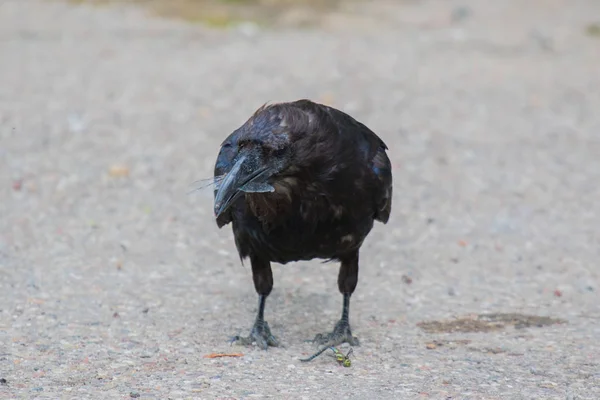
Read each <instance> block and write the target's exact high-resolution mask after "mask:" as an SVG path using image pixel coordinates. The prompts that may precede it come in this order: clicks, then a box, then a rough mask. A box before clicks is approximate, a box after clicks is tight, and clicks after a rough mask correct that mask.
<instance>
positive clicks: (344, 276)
mask: <svg viewBox="0 0 600 400" xmlns="http://www.w3.org/2000/svg"><path fill="white" fill-rule="evenodd" d="M341 262H342V263H341V265H340V272H339V275H338V288H339V290H340V292H341V293H342V295H344V306H343V308H342V317H341V318H340V320H339V321H338V322H337V324H335V327H334V328H333V332H330V333H326V334H322V333H319V334H318V335H316V336H315V338H314V339H313V342H314V343H318V344H320V345H324V346H326V347H330V346H339V345H340V344H342V343H348V344H350V345H351V346H358V345H359V340H358V338H356V337H354V336H352V332H351V330H350V319H349V315H350V296H352V293H354V289H356V284H357V283H358V250H356V251H355V252H353V253H351V254H349V255H347V256H345V257H343V258H341Z"/></svg>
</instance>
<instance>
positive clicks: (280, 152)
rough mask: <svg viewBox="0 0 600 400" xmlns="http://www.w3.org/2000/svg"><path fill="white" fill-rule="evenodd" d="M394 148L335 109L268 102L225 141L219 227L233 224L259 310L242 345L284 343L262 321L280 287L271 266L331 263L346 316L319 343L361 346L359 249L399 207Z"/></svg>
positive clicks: (218, 175)
mask: <svg viewBox="0 0 600 400" xmlns="http://www.w3.org/2000/svg"><path fill="white" fill-rule="evenodd" d="M386 150H387V146H386V145H385V143H384V142H383V141H382V140H381V139H380V138H379V137H378V136H377V135H376V134H375V133H373V132H372V131H371V130H370V129H369V128H367V127H366V126H365V125H363V124H362V123H360V122H358V121H356V120H355V119H354V118H352V117H351V116H349V115H348V114H345V113H344V112H342V111H339V110H336V109H335V108H332V107H328V106H325V105H322V104H318V103H314V102H312V101H310V100H298V101H295V102H290V103H279V104H271V105H264V106H262V107H260V108H259V109H258V110H257V111H256V112H255V113H254V115H252V116H251V117H250V118H249V119H248V121H246V122H245V123H244V124H243V125H242V126H241V127H240V128H238V129H236V130H235V131H234V132H233V133H231V134H230V135H229V136H228V137H227V138H226V139H225V140H224V141H223V143H222V144H221V149H220V151H219V155H218V157H217V161H216V165H215V170H214V175H215V182H216V185H215V191H214V201H215V204H214V211H215V216H216V222H217V226H218V227H219V228H221V227H223V226H224V225H227V224H229V223H230V222H231V223H232V228H233V235H234V238H235V245H236V247H237V250H238V253H239V255H240V259H241V261H242V262H243V260H244V259H246V258H250V262H251V265H252V278H253V280H254V287H255V289H256V292H257V293H258V295H259V305H258V313H257V315H256V321H255V322H254V326H253V328H252V330H251V332H250V336H249V337H240V336H236V337H235V338H234V341H237V342H238V343H240V344H243V345H249V344H252V343H253V342H256V343H257V344H258V345H259V346H260V347H261V348H263V349H267V348H268V346H278V345H279V343H278V340H277V339H276V338H275V337H274V336H273V335H272V334H271V330H270V329H269V325H268V323H267V322H266V321H265V319H264V311H265V302H266V299H267V297H268V296H269V294H270V293H271V290H272V288H273V273H272V271H271V262H277V263H280V264H286V263H288V262H291V261H301V260H311V259H324V260H327V261H339V262H340V263H341V266H340V270H339V275H338V288H339V290H340V292H341V293H342V294H343V298H344V301H343V309H342V317H341V319H340V320H339V322H338V323H337V324H336V325H335V328H334V329H333V332H331V333H328V334H318V335H316V336H315V338H314V339H313V342H316V343H319V344H322V345H326V346H337V345H339V344H341V343H344V342H347V343H349V344H351V345H358V344H359V342H358V339H357V338H355V337H353V336H352V333H351V330H350V324H349V311H350V296H351V295H352V293H353V292H354V289H355V288H356V284H357V282H358V264H359V262H358V258H359V250H360V247H361V245H362V243H363V241H364V240H365V238H366V237H367V235H368V234H369V232H370V231H371V229H372V228H373V223H374V221H375V220H378V221H380V222H383V223H387V221H388V219H389V217H390V212H391V208H392V168H391V164H390V160H389V158H388V156H387V154H386Z"/></svg>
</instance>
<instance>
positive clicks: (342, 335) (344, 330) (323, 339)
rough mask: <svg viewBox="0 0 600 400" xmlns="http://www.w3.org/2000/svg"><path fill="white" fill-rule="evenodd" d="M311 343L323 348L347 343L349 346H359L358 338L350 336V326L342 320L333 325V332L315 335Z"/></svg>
mask: <svg viewBox="0 0 600 400" xmlns="http://www.w3.org/2000/svg"><path fill="white" fill-rule="evenodd" d="M312 342H313V343H317V344H319V345H321V346H325V347H331V346H339V345H340V344H342V343H348V344H349V345H350V346H360V341H359V340H358V338H357V337H354V336H352V331H351V330H350V324H349V323H348V321H344V320H340V321H338V323H337V324H335V328H333V332H329V333H319V334H317V335H316V336H315V338H314V339H313V340H312Z"/></svg>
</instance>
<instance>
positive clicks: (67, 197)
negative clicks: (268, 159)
mask: <svg viewBox="0 0 600 400" xmlns="http://www.w3.org/2000/svg"><path fill="white" fill-rule="evenodd" d="M599 71H600V2H598V1H597V0H575V1H566V0H527V1H522V0H505V1H483V0H464V1H458V0H406V1H404V0H398V1H384V0H373V1H360V0H345V1H343V0H339V1H334V0H324V1H316V0H289V1H286V0H272V1H267V0H264V1H259V0H256V1H243V0H229V1H225V0H221V1H219V0H130V1H116V0H66V1H59V0H2V1H0V395H3V396H5V397H6V398H62V397H65V398H70V396H75V397H77V398H87V397H89V398H104V397H106V398H123V397H124V398H127V397H132V398H137V397H144V398H161V399H164V398H168V397H171V398H219V397H221V398H236V399H237V398H250V397H259V396H264V397H267V396H271V397H275V398H299V397H302V396H308V398H315V397H314V396H315V393H319V396H322V397H325V396H330V397H331V396H336V397H338V396H344V397H347V398H361V399H362V398H364V399H373V398H377V399H387V398H390V399H397V398H461V399H463V398H464V399H466V398H468V399H471V398H472V399H507V398H510V399H519V398H544V399H555V398H556V399H565V398H571V399H575V398H577V399H593V398H599V397H600V392H599V390H600V389H599V388H600V375H599V372H598V371H600V366H599V365H598V360H599V359H600V347H599V345H598V341H597V340H596V338H598V337H599V335H600V331H599V328H598V326H599V325H598V319H599V318H600V306H599V304H600V295H599V291H600V286H599V279H600V278H599V275H600V272H599V269H598V266H597V263H598V259H599V256H600V233H599V231H598V221H599V219H598V216H599V213H600V205H599V204H600V203H599V201H598V199H600V186H599V185H598V182H599V181H600V157H599V155H600V113H599V112H598V110H600V73H599ZM300 98H310V99H312V100H315V101H318V102H321V103H325V104H328V105H331V106H333V107H336V108H339V109H341V110H343V111H345V112H347V113H349V114H351V115H352V116H354V117H355V118H357V119H358V120H359V121H361V122H363V123H365V124H366V125H368V126H369V127H370V128H371V129H372V130H374V131H375V132H376V133H377V134H378V135H379V136H380V137H381V138H382V139H383V140H384V141H385V142H386V143H387V145H388V147H389V155H390V159H391V160H392V162H393V168H394V170H393V174H394V203H393V208H392V217H391V219H390V222H389V223H388V224H387V225H382V224H376V226H375V227H374V229H373V231H372V233H371V235H370V236H369V238H368V239H367V240H366V241H365V244H364V247H363V250H362V253H361V263H362V264H361V272H360V278H359V284H358V288H357V291H356V293H355V295H354V296H353V300H352V316H351V323H352V327H353V333H354V334H355V335H356V336H358V337H359V338H360V339H361V342H362V345H361V346H360V347H357V348H355V349H354V356H353V357H356V359H354V360H353V367H352V368H351V369H344V368H341V369H338V368H337V367H336V366H335V365H334V364H333V363H331V362H330V361H331V360H328V359H327V357H323V358H319V359H317V360H315V362H313V363H310V364H300V363H299V362H298V357H301V356H306V355H307V354H310V353H312V352H313V350H314V348H313V347H312V346H311V345H310V344H306V343H304V342H303V340H304V339H307V338H312V337H313V336H314V334H315V333H317V332H321V331H325V330H328V329H331V327H332V326H333V324H334V322H335V321H336V320H337V318H338V317H339V312H340V310H341V296H340V295H339V293H338V291H337V285H336V279H337V268H338V266H337V265H335V264H325V265H324V264H321V263H319V262H318V261H313V262H306V263H295V264H289V265H286V266H280V265H275V266H274V275H275V289H274V291H273V294H272V295H271V296H270V297H269V300H268V303H267V312H266V319H267V320H268V321H269V323H270V326H271V329H272V331H273V333H274V334H275V335H276V336H278V337H279V338H280V339H281V341H282V342H283V343H284V344H285V345H286V347H285V348H280V349H270V350H269V351H268V352H262V351H259V350H255V349H246V348H234V349H231V348H230V347H229V345H228V343H227V339H228V338H229V337H230V336H232V335H236V334H243V335H246V334H247V331H248V330H249V329H250V326H251V323H252V321H253V318H254V312H255V309H256V304H255V303H256V295H255V292H254V288H253V285H252V279H251V272H250V268H249V267H248V263H246V264H245V265H244V266H242V265H240V260H239V258H238V256H237V253H236V250H235V246H234V243H233V238H232V234H231V228H229V227H226V228H223V229H221V230H219V229H217V227H216V224H215V222H214V219H213V213H212V188H211V187H208V188H202V189H200V190H194V189H197V188H198V187H199V186H200V184H199V183H198V182H197V181H198V180H201V179H206V178H210V177H211V176H212V170H213V166H214V161H215V158H216V155H217V153H218V150H219V145H220V143H221V142H222V140H223V139H224V138H225V137H226V136H227V135H228V134H229V133H230V132H231V131H233V130H234V129H236V128H237V127H239V126H240V125H241V124H243V122H244V121H245V120H246V119H247V118H248V117H249V116H250V115H251V114H252V113H253V112H254V111H255V110H256V109H257V108H258V107H259V106H261V105H262V104H264V103H265V102H279V101H291V100H296V99H300ZM486 315H488V316H487V317H486ZM489 315H494V317H489ZM237 351H240V352H242V353H244V356H243V357H233V358H223V359H208V358H204V356H205V355H207V354H210V353H215V352H237ZM273 371H278V372H277V373H278V377H277V379H271V377H272V376H273ZM257 382H260V384H257ZM0 397H2V396H0Z"/></svg>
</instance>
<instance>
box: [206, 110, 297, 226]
mask: <svg viewBox="0 0 600 400" xmlns="http://www.w3.org/2000/svg"><path fill="white" fill-rule="evenodd" d="M291 138H292V135H291V132H290V130H289V125H288V121H286V118H285V115H283V114H282V112H281V111H280V110H278V109H277V108H276V107H275V106H269V107H264V108H260V109H259V110H258V111H257V112H256V113H255V114H254V115H253V116H252V117H251V118H250V119H249V120H248V121H247V122H246V123H245V124H244V125H242V126H241V127H240V128H239V129H237V130H235V131H234V132H233V133H232V134H231V135H229V137H227V138H226V139H225V140H224V141H223V143H222V144H221V149H220V151H219V155H218V157H217V162H216V165H215V178H216V182H217V183H216V187H215V192H214V196H215V199H214V200H215V202H214V212H215V216H216V218H217V220H219V217H220V216H221V215H222V214H224V213H225V212H226V211H227V210H228V209H229V207H230V206H231V205H232V204H233V203H234V202H235V201H236V200H237V199H238V198H239V197H240V196H242V195H243V194H244V193H268V192H274V191H275V188H274V186H273V183H274V182H275V181H276V179H277V175H278V174H280V173H282V172H283V171H286V170H287V169H288V168H289V166H290V165H291V159H292V148H293V145H292V139H291Z"/></svg>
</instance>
